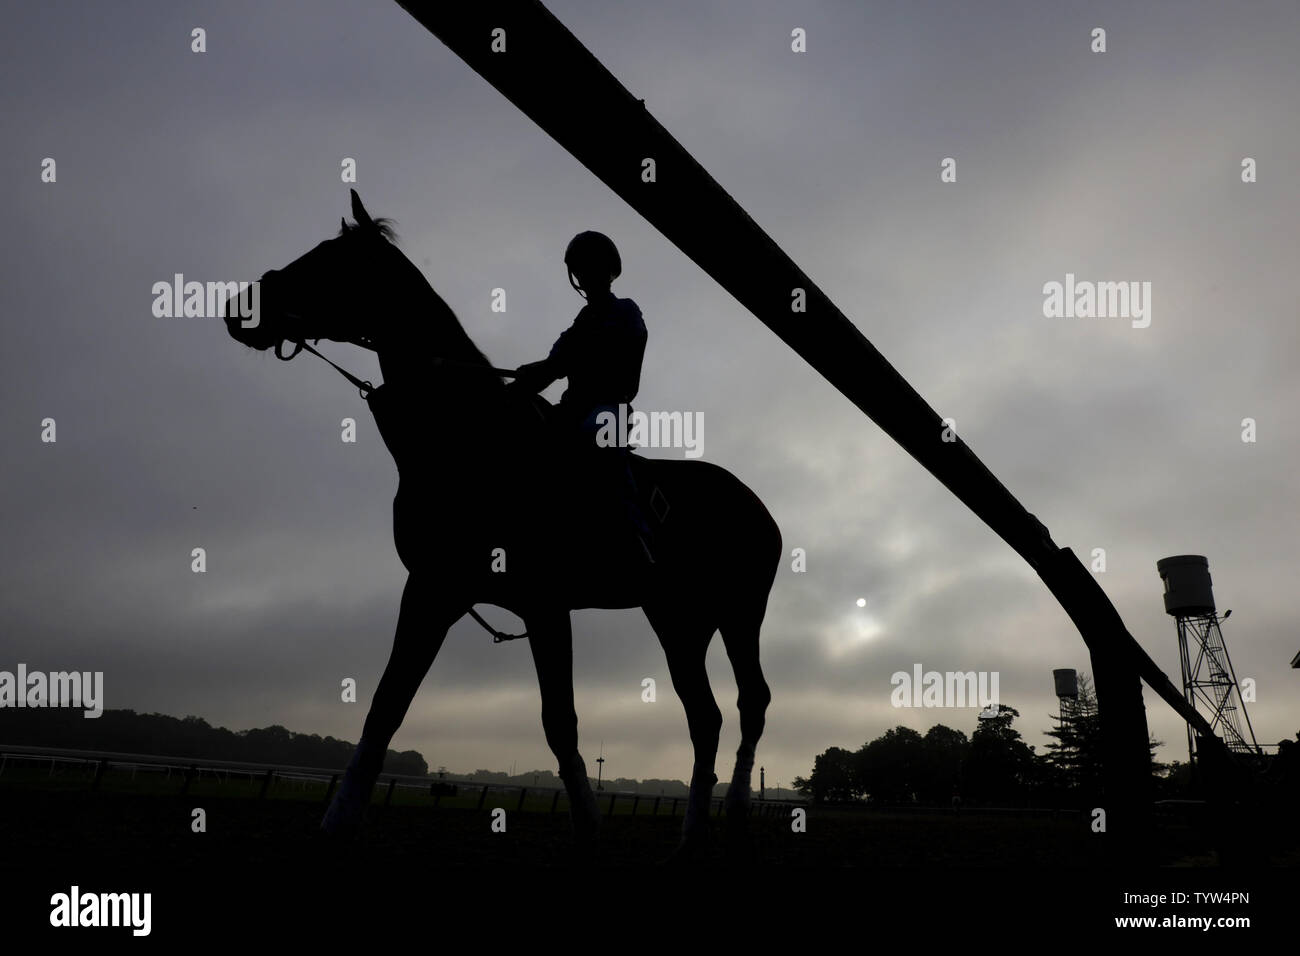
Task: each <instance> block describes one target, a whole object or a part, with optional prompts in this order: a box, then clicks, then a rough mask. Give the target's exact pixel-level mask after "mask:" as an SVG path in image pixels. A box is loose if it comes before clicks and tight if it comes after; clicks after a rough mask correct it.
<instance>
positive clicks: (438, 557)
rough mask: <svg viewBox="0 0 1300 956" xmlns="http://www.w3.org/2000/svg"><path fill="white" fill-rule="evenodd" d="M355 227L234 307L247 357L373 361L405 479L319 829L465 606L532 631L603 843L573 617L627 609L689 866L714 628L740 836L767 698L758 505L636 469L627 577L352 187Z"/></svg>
mask: <svg viewBox="0 0 1300 956" xmlns="http://www.w3.org/2000/svg"><path fill="white" fill-rule="evenodd" d="M352 213H353V216H354V218H355V220H356V222H355V223H354V224H352V225H349V224H348V223H346V222H344V224H343V229H342V231H341V232H340V234H339V235H338V236H337V237H336V238H334V239H329V240H327V241H325V242H322V243H321V244H320V245H318V246H317V247H316V248H314V249H312V250H311V251H310V252H308V253H306V254H305V255H303V256H302V257H301V258H299V259H296V260H295V261H293V262H292V263H290V264H289V265H287V266H285V267H284V268H283V269H280V270H272V271H270V272H268V273H266V274H265V275H264V276H263V277H262V279H261V280H260V290H259V291H260V298H261V303H260V309H259V312H258V314H257V316H256V322H257V324H256V325H255V326H252V327H250V328H244V327H243V322H242V321H241V320H240V318H239V317H238V315H237V313H236V312H235V311H234V310H233V306H234V305H235V304H236V303H235V300H234V299H232V300H231V302H230V303H228V305H227V312H226V315H227V316H228V318H227V319H226V324H227V328H228V329H229V332H230V334H231V335H232V336H233V337H234V338H235V339H236V340H238V341H239V342H242V343H243V344H245V345H248V346H251V347H253V348H255V349H260V350H265V349H269V348H274V349H275V350H276V354H277V355H280V351H281V349H282V348H283V347H284V346H285V345H286V343H288V344H294V345H299V344H301V343H303V342H304V341H305V340H307V339H313V340H314V339H318V338H325V339H332V340H335V341H339V342H349V343H352V344H356V345H361V346H363V347H365V348H368V349H372V350H374V351H375V352H376V353H378V356H379V365H380V369H381V371H382V373H383V377H384V384H383V385H382V386H380V387H378V388H377V389H374V390H373V391H370V392H369V395H368V400H369V403H370V405H371V408H372V411H373V412H374V413H375V417H376V421H377V423H378V425H379V431H380V434H381V436H382V437H383V438H384V441H385V443H386V444H387V445H388V447H389V449H390V450H391V451H392V452H393V456H394V458H395V459H396V461H397V465H398V472H399V477H400V480H399V483H398V490H397V496H396V498H395V499H394V502H393V536H394V539H395V543H396V546H397V554H398V556H399V557H400V558H401V561H402V563H403V564H404V565H405V566H406V568H407V570H408V571H409V572H410V576H409V577H408V579H407V582H406V589H405V591H404V592H403V595H402V605H401V613H400V616H399V618H398V623H397V635H396V638H395V639H394V641H393V650H392V654H391V656H390V657H389V660H388V666H387V667H386V668H385V670H384V674H383V678H382V679H381V680H380V682H379V686H378V688H377V689H376V690H375V696H374V701H373V702H372V703H371V706H370V712H369V714H368V715H367V717H366V722H365V727H364V729H363V732H362V737H361V740H360V742H359V743H358V745H357V750H356V753H355V754H354V755H353V758H352V761H351V763H350V764H349V765H348V768H347V772H346V774H345V775H344V779H343V782H342V784H341V786H340V788H339V790H338V793H337V794H336V795H335V797H334V799H333V802H332V803H331V804H330V807H329V810H328V811H327V812H326V814H325V818H324V820H323V822H322V824H321V826H322V828H323V829H324V830H325V831H326V832H328V833H331V834H337V833H350V832H353V831H355V829H356V828H357V826H358V825H359V823H360V820H361V817H362V812H363V810H364V807H365V805H366V803H367V802H368V801H369V799H370V794H371V791H372V790H373V789H374V785H375V781H376V779H377V777H378V775H379V773H380V771H381V769H382V763H383V760H384V755H385V753H386V751H387V749H388V745H389V742H390V741H391V739H392V736H393V734H394V733H395V732H396V731H397V728H398V727H399V726H400V725H401V723H402V719H403V717H404V716H405V714H406V711H407V708H408V707H409V706H410V703H411V700H412V699H413V697H414V696H415V692H416V689H417V688H418V687H419V686H420V683H421V681H422V680H423V679H424V676H425V674H426V673H427V672H428V669H429V666H430V665H431V664H432V663H433V659H434V657H435V656H436V655H437V653H438V650H439V648H440V647H441V646H442V642H443V640H444V639H445V637H446V634H447V630H448V628H449V627H451V625H452V624H453V623H455V622H456V621H457V620H458V619H459V618H460V617H461V616H462V615H464V614H465V613H466V612H467V611H468V610H469V609H470V608H471V607H472V606H473V605H474V604H476V603H482V604H494V605H498V606H499V607H502V608H506V609H507V610H510V611H512V612H514V613H515V614H518V615H519V616H520V617H522V618H523V619H524V622H525V624H526V625H527V629H528V643H529V646H530V648H531V649H532V654H533V662H534V664H535V665H536V668H537V680H538V684H539V686H540V689H541V698H542V726H543V728H544V730H545V733H546V742H547V744H548V745H549V746H550V748H551V750H552V751H553V752H554V754H555V757H556V759H557V760H558V761H559V768H560V777H561V779H562V780H563V781H564V786H565V789H566V791H567V792H568V795H569V801H570V806H571V808H572V809H571V811H570V812H571V817H572V821H573V826H574V831H575V835H576V836H577V837H578V838H579V840H580V841H585V840H587V839H590V838H591V837H594V836H595V835H596V832H597V830H598V828H599V824H600V811H599V809H598V808H597V806H596V801H595V796H594V794H593V793H592V790H591V785H590V782H589V780H588V778H587V769H586V765H585V764H584V763H583V760H582V757H581V756H580V755H579V753H578V718H577V715H576V713H575V712H574V705H573V647H572V635H571V632H570V622H569V612H570V610H572V609H577V608H589V607H599V608H627V607H638V606H639V607H641V608H643V609H644V610H645V614H646V617H647V618H648V619H649V621H650V624H651V626H652V627H653V628H654V631H655V634H656V635H658V638H659V641H660V643H661V644H662V645H663V648H664V653H665V654H666V655H667V658H668V668H669V673H670V674H671V676H672V681H673V687H674V688H675V689H676V691H677V694H678V696H679V697H680V698H681V700H682V704H683V706H684V708H685V710H686V718H687V722H688V724H689V726H690V735H691V743H692V744H693V745H694V750H695V764H694V768H693V770H692V773H691V787H690V797H689V800H688V804H687V812H686V818H685V821H684V823H683V826H682V848H684V849H685V850H688V851H689V850H692V849H694V848H696V847H697V846H698V845H699V843H700V841H701V840H702V839H703V838H704V837H705V836H706V833H707V825H708V808H709V804H710V801H711V799H712V788H713V785H714V784H715V783H716V781H717V778H716V776H715V775H714V763H715V760H716V757H717V749H718V733H719V730H720V728H721V724H722V714H721V712H720V711H719V710H718V706H717V703H716V702H715V700H714V697H713V692H712V690H711V689H710V687H709V680H708V675H707V673H706V671H705V664H704V658H705V651H706V650H707V648H708V645H709V641H710V640H712V638H713V633H714V631H715V630H720V631H721V633H722V639H723V642H724V643H725V645H726V650H727V656H728V657H729V658H730V659H731V665H732V668H733V669H734V671H735V676H736V685H737V688H738V689H739V696H738V699H737V701H736V704H737V707H738V708H739V711H740V727H741V744H740V748H739V750H738V751H737V754H736V766H735V771H734V773H733V776H732V779H731V784H730V787H729V788H728V790H727V796H726V800H725V801H724V803H725V806H726V810H727V815H728V821H729V825H743V821H744V819H745V817H746V816H747V815H748V813H749V807H750V775H751V771H752V769H753V765H754V749H755V747H756V746H757V744H758V739H759V737H760V735H761V734H762V732H763V721H764V713H765V711H766V709H767V705H768V702H769V701H770V699H771V694H770V693H769V691H768V687H767V683H766V682H765V681H764V679H763V672H762V670H761V668H760V666H759V659H758V658H759V653H758V644H759V628H760V626H761V624H762V622H763V616H764V614H765V612H766V608H767V598H768V593H769V591H770V590H771V587H772V582H773V580H774V578H775V575H776V568H777V565H778V563H779V561H780V559H781V547H782V546H781V535H780V532H779V530H778V529H777V527H776V524H775V522H774V521H773V520H772V518H771V516H770V515H769V514H768V512H767V509H766V508H765V507H764V506H763V503H762V502H761V501H759V499H758V498H757V497H756V496H755V495H754V494H753V493H752V492H751V491H750V490H749V489H748V488H746V487H745V486H744V485H743V484H741V483H740V481H739V480H737V479H736V478H735V477H734V476H732V475H731V474H730V473H728V472H727V471H724V470H723V469H721V468H718V467H716V466H714V465H711V464H708V463H705V462H703V461H690V460H685V461H664V460H648V459H642V458H639V457H635V456H634V462H635V464H634V468H635V474H636V476H637V483H638V486H639V487H641V488H642V489H646V490H651V489H653V491H654V499H655V500H654V501H653V502H647V512H646V513H647V515H651V516H653V517H652V520H653V521H655V522H656V526H655V554H656V563H655V564H654V565H652V566H649V567H646V566H645V565H644V563H642V564H640V565H639V566H637V567H636V568H634V567H633V562H631V561H630V560H629V561H628V562H627V563H626V564H625V565H624V564H623V563H621V562H620V561H618V560H615V559H614V558H612V557H611V553H617V552H611V551H610V549H608V548H607V547H604V546H603V544H607V543H608V541H609V533H608V532H607V531H606V532H604V533H603V537H602V530H601V528H599V527H593V525H592V521H591V519H590V518H589V517H587V516H585V515H584V511H586V512H589V511H590V510H591V508H590V506H588V507H587V508H585V509H584V508H581V507H579V506H577V505H575V501H574V496H573V495H571V494H568V493H567V488H566V487H565V486H566V485H567V483H568V482H569V481H570V480H571V479H572V478H573V476H574V474H575V472H574V470H573V469H571V468H568V467H566V466H565V463H564V462H563V461H561V460H559V459H557V452H556V451H555V450H554V444H555V443H554V442H552V441H549V440H548V437H547V432H546V430H545V429H544V428H543V427H542V426H541V425H540V423H539V416H538V414H537V412H538V409H537V408H536V407H534V406H530V405H528V404H527V403H524V402H520V401H518V400H516V399H512V398H511V397H510V396H509V390H508V389H507V388H506V387H505V385H504V384H503V383H502V381H501V378H500V376H499V375H497V374H494V373H493V372H492V370H491V367H490V366H489V364H488V361H487V359H486V358H485V357H484V356H483V354H482V353H481V352H479V350H478V349H477V348H476V347H475V346H474V344H473V343H472V342H471V341H470V339H469V337H468V336H467V335H466V334H465V331H464V329H463V328H462V327H461V325H460V323H459V322H458V321H457V319H456V317H455V315H454V314H453V313H452V311H451V309H450V308H448V307H447V304H446V303H445V302H443V300H442V299H441V298H440V297H439V296H438V294H437V293H436V292H434V290H433V289H432V288H431V287H430V285H429V283H428V282H427V281H426V280H425V278H424V276H423V275H422V274H421V273H420V271H419V270H418V269H417V268H416V267H415V266H414V265H413V264H412V263H411V262H410V261H409V260H408V259H407V258H406V257H405V256H404V255H403V254H402V253H401V251H400V250H399V249H398V248H397V247H396V246H395V245H394V244H393V242H392V234H391V232H390V230H389V228H388V224H387V223H386V222H385V221H384V220H378V221H376V220H372V219H371V218H370V216H369V214H368V213H367V212H366V210H365V209H364V207H363V206H362V205H361V200H360V198H359V197H358V196H357V194H356V192H355V191H353V193H352ZM249 321H250V324H251V322H252V321H253V320H251V319H250V320H249ZM282 357H283V356H282ZM290 357H291V356H290ZM619 518H621V514H619V515H618V517H617V518H614V519H610V520H614V521H616V520H618V519H619ZM619 530H620V531H623V529H619ZM503 569H504V570H503ZM632 692H633V691H632V690H629V693H632Z"/></svg>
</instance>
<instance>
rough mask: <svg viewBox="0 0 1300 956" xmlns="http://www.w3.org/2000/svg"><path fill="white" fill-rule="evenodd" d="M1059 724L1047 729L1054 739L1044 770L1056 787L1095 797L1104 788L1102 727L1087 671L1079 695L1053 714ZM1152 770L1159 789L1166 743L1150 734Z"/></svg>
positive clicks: (1087, 798) (1163, 777) (1087, 799)
mask: <svg viewBox="0 0 1300 956" xmlns="http://www.w3.org/2000/svg"><path fill="white" fill-rule="evenodd" d="M1051 716H1052V718H1053V719H1054V720H1056V721H1057V722H1058V726H1056V727H1053V728H1052V729H1050V730H1046V731H1044V734H1045V735H1046V736H1048V737H1051V738H1052V739H1053V741H1054V742H1053V743H1049V744H1048V745H1047V748H1046V749H1047V751H1048V752H1047V754H1045V755H1044V757H1043V758H1042V759H1043V762H1044V769H1045V771H1046V772H1047V774H1048V775H1049V777H1050V779H1051V781H1052V783H1053V784H1054V785H1055V789H1056V790H1057V791H1058V792H1061V791H1064V792H1068V793H1070V794H1072V795H1073V796H1074V797H1075V798H1076V799H1078V800H1081V801H1083V802H1090V801H1092V800H1094V799H1095V798H1096V797H1097V796H1098V795H1099V794H1100V793H1101V790H1102V752H1103V742H1102V727H1101V712H1100V709H1099V708H1098V705H1097V693H1096V690H1095V688H1094V687H1093V684H1092V681H1091V680H1090V679H1089V678H1088V675H1087V674H1084V673H1082V672H1081V673H1080V674H1079V697H1078V699H1077V700H1074V701H1067V702H1065V707H1064V708H1063V710H1062V713H1060V714H1053V715H1051ZM1147 745H1148V748H1149V751H1150V753H1151V773H1152V776H1153V777H1154V778H1156V780H1157V784H1156V788H1157V792H1159V791H1160V790H1161V789H1162V787H1163V784H1161V783H1160V782H1159V781H1164V780H1166V779H1167V777H1168V770H1167V768H1166V766H1165V765H1164V764H1162V763H1160V762H1159V761H1157V760H1156V759H1155V754H1156V750H1157V748H1159V747H1162V746H1164V742H1163V741H1161V740H1156V739H1155V737H1152V736H1149V737H1148V741H1147Z"/></svg>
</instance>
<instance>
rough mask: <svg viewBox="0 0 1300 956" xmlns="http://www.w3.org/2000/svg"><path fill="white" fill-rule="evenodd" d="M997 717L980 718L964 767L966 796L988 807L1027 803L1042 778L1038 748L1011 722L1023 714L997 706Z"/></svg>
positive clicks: (972, 736) (963, 785) (963, 779)
mask: <svg viewBox="0 0 1300 956" xmlns="http://www.w3.org/2000/svg"><path fill="white" fill-rule="evenodd" d="M996 706H997V708H998V713H997V716H995V717H986V718H980V719H979V721H978V725H977V726H976V728H975V732H974V733H973V734H972V735H971V739H970V748H969V750H968V751H967V754H966V761H965V763H964V764H963V766H962V788H963V797H964V798H967V799H973V800H976V801H979V802H983V803H986V804H996V803H1010V804H1013V805H1015V804H1020V803H1024V802H1027V800H1028V798H1029V796H1030V795H1031V793H1032V792H1033V791H1034V790H1035V789H1036V787H1037V785H1038V783H1039V779H1040V775H1039V773H1038V767H1037V763H1038V761H1037V758H1036V757H1035V755H1034V748H1033V747H1030V746H1029V745H1027V744H1026V743H1025V742H1024V740H1023V739H1021V736H1020V733H1019V731H1017V730H1014V729H1013V728H1012V726H1011V722H1012V721H1013V720H1015V718H1017V717H1019V716H1020V711H1018V710H1016V709H1015V708H1014V707H1009V706H1007V705H1006V704H998V705H996Z"/></svg>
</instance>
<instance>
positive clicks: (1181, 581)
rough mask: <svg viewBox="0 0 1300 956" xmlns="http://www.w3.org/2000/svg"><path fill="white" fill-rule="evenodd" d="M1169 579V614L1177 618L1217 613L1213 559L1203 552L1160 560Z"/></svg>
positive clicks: (1163, 575)
mask: <svg viewBox="0 0 1300 956" xmlns="http://www.w3.org/2000/svg"><path fill="white" fill-rule="evenodd" d="M1156 570H1157V571H1159V572H1160V579H1161V580H1162V581H1164V582H1165V613H1166V614H1172V615H1173V616H1174V617H1185V616H1187V615H1193V614H1213V613H1214V591H1213V589H1212V588H1211V586H1210V562H1209V561H1207V560H1205V557H1204V555H1200V554H1179V555H1175V556H1173V557H1171V558H1161V559H1160V560H1159V561H1157V562H1156Z"/></svg>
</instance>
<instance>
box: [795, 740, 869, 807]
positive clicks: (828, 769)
mask: <svg viewBox="0 0 1300 956" xmlns="http://www.w3.org/2000/svg"><path fill="white" fill-rule="evenodd" d="M853 762H854V761H853V754H852V753H850V752H849V751H847V750H844V749H843V748H841V747H831V748H829V749H827V750H826V752H825V753H821V754H818V755H817V757H816V759H815V760H814V761H813V770H812V774H811V776H809V777H808V779H806V780H805V779H804V778H803V777H795V778H794V788H795V789H796V790H798V791H799V792H800V793H802V794H804V795H805V796H809V797H812V798H813V800H814V801H816V802H817V803H822V802H824V801H827V800H831V801H843V800H851V799H853V798H854V797H856V796H857V791H856V790H855V784H854V779H853V777H854V767H853Z"/></svg>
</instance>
